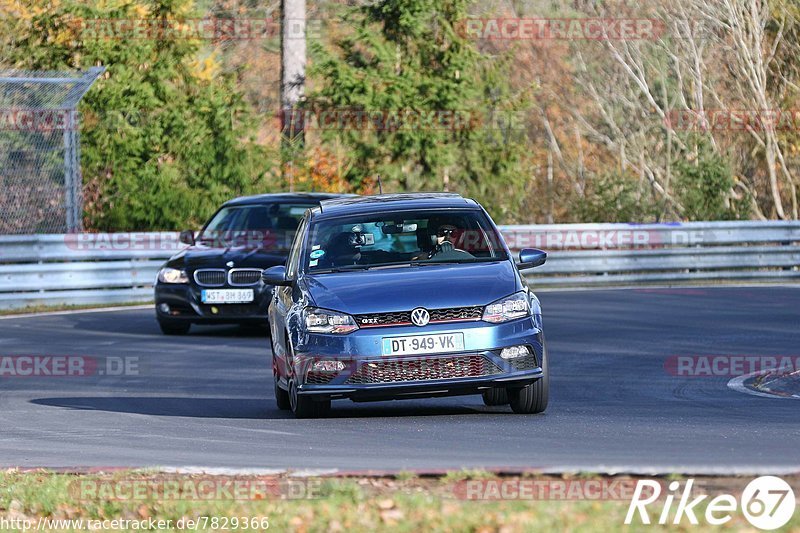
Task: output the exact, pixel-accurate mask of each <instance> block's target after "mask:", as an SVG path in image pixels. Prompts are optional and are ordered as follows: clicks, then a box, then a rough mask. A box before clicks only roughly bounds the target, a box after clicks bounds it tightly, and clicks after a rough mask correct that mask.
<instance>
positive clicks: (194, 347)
mask: <svg viewBox="0 0 800 533" xmlns="http://www.w3.org/2000/svg"><path fill="white" fill-rule="evenodd" d="M540 299H541V300H542V305H543V308H544V313H545V318H544V324H545V329H546V334H547V337H548V342H549V350H550V357H551V403H550V407H549V409H548V410H547V412H546V413H545V414H543V415H530V416H521V415H514V414H512V413H511V410H510V409H509V408H507V407H491V408H490V407H484V406H483V403H482V402H481V399H480V397H478V396H466V397H456V398H443V399H428V400H403V401H396V402H381V403H372V404H355V403H351V402H349V401H339V402H334V410H333V415H332V417H331V418H329V419H324V420H296V419H294V418H293V417H292V416H291V415H289V414H286V413H285V412H283V411H279V410H278V409H277V407H276V406H275V402H274V400H273V398H272V382H271V381H272V377H271V371H270V367H269V363H268V361H269V348H268V345H267V340H266V338H264V337H263V336H262V334H261V333H259V332H257V331H243V330H240V329H238V328H236V327H221V328H212V327H204V328H198V327H195V328H194V329H193V330H192V333H191V334H190V335H189V336H187V337H166V336H163V335H161V334H160V332H159V331H158V327H157V325H156V323H155V320H154V319H153V313H152V312H151V311H150V310H142V309H130V310H122V311H114V312H103V313H79V314H68V315H60V316H40V317H25V318H13V319H3V320H0V355H4V356H15V355H31V354H35V355H62V356H63V355H73V356H91V357H96V358H98V359H97V360H98V361H100V367H99V368H100V369H106V364H112V363H114V362H115V361H116V362H119V359H112V360H110V361H111V362H110V363H106V362H105V361H107V360H106V359H103V358H109V357H110V358H127V359H125V360H126V361H128V363H129V364H131V362H133V363H135V364H136V365H138V369H129V373H130V374H132V375H122V376H111V375H108V372H106V371H105V370H104V375H94V376H90V377H85V376H84V377H70V376H61V377H52V376H44V377H19V376H16V377H9V376H6V377H0V465H2V466H27V467H30V466H51V467H75V466H94V467H109V466H137V467H144V466H204V467H230V468H245V467H258V468H279V469H283V468H291V469H329V468H335V469H343V470H362V469H441V468H459V467H469V468H478V467H510V468H542V469H545V470H560V469H567V470H585V471H594V472H599V471H612V472H613V471H629V472H640V473H651V472H669V471H682V472H692V473H712V472H743V473H745V472H746V473H755V472H771V473H782V472H788V471H794V472H797V471H800V403H797V402H796V401H795V400H792V399H779V398H774V399H773V398H765V397H757V396H750V395H747V394H742V393H741V392H737V391H734V390H731V389H730V388H729V387H728V386H727V382H728V379H729V378H727V377H683V376H675V375H673V373H671V372H670V371H669V370H668V368H669V367H670V366H669V364H668V363H666V362H667V361H670V359H669V358H670V356H674V355H709V354H739V355H800V287H797V286H795V287H752V288H732V287H731V288H690V289H638V290H602V291H575V292H545V293H541V294H540ZM112 366H113V364H112ZM109 368H110V367H109Z"/></svg>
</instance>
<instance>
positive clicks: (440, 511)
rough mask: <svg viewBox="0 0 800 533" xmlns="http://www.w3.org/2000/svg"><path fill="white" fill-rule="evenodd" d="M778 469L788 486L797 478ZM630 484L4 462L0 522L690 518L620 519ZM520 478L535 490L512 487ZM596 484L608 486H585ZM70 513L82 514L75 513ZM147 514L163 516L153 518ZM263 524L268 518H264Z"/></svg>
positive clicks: (405, 523)
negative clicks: (46, 468)
mask: <svg viewBox="0 0 800 533" xmlns="http://www.w3.org/2000/svg"><path fill="white" fill-rule="evenodd" d="M784 479H786V481H787V482H789V483H790V484H792V485H794V486H797V482H798V479H790V478H784ZM672 481H678V482H679V483H681V484H682V485H685V480H682V479H681V478H676V477H670V478H663V479H661V480H660V482H661V485H662V487H664V490H665V491H666V487H667V485H668V484H669V483H670V482H672ZM749 481H750V479H749V478H748V479H745V478H699V479H696V480H695V488H694V491H693V497H694V496H697V495H700V494H710V495H712V496H713V495H714V494H719V493H723V492H729V493H731V494H734V495H737V497H738V495H740V493H741V490H742V489H743V488H744V486H745V485H746V484H747V482H749ZM470 483H473V485H469V484H470ZM635 483H636V480H634V479H632V478H629V477H624V476H623V477H603V476H596V475H591V474H584V475H575V476H526V477H503V478H498V477H496V476H494V475H491V474H488V473H486V472H478V471H465V472H461V473H453V474H448V475H446V476H438V477H425V476H418V475H410V474H408V473H404V474H402V475H399V476H397V477H393V478H392V477H364V478H335V477H334V478H288V477H275V476H273V477H263V476H237V477H223V476H207V475H172V474H158V473H146V472H141V471H119V472H114V473H108V474H102V473H100V474H80V475H77V474H58V473H49V472H42V471H35V472H20V471H14V470H9V471H6V472H4V473H2V474H0V524H2V525H3V526H4V527H0V530H3V531H6V530H8V531H22V530H23V527H14V524H16V525H17V526H22V524H24V523H27V524H31V525H32V527H33V528H35V527H36V524H44V526H45V527H46V529H45V530H47V531H87V530H90V529H91V528H92V527H94V528H95V529H97V528H98V527H100V528H101V529H102V530H105V531H138V530H142V529H148V528H150V529H151V530H153V529H155V530H161V531H187V530H192V531H213V530H217V531H222V530H227V531H263V530H266V529H269V530H273V531H297V532H306V531H331V532H336V531H383V530H391V531H408V532H415V531H474V532H494V531H497V532H512V531H532V530H542V531H553V530H558V531H616V530H620V529H622V528H625V530H627V531H653V530H673V531H674V530H682V531H688V530H692V529H696V528H697V526H692V525H691V524H690V523H689V522H688V520H686V518H684V519H683V521H682V523H681V524H680V525H679V526H669V528H668V527H665V526H658V525H656V526H652V525H650V526H648V525H643V524H641V523H639V522H638V521H636V522H635V523H634V524H633V525H631V526H624V525H623V524H624V519H625V515H626V513H627V510H628V506H629V503H630V493H631V491H632V489H633V487H635ZM526 484H527V485H526ZM521 486H527V487H532V486H535V487H538V489H535V490H533V491H532V492H530V494H527V495H526V497H522V498H520V495H521V494H522V493H521V492H520V490H519V489H520V487H521ZM615 486H616V488H614V487H615ZM598 487H605V488H606V489H608V490H606V491H605V492H603V491H602V490H601V491H600V492H597V490H596V489H597V488H598ZM620 487H622V488H620ZM590 489H591V490H590ZM626 491H627V492H626ZM529 496H533V497H529ZM609 497H610V498H611V499H609ZM475 498H478V499H475ZM678 499H679V495H677V496H676V497H675V502H676V503H675V504H673V506H672V512H671V513H670V521H671V520H672V518H673V517H674V512H675V507H676V505H677V500H678ZM708 499H710V498H708ZM708 499H707V500H706V502H707V501H708ZM663 503H664V500H663V495H662V499H661V501H659V502H656V503H654V504H653V507H652V511H651V517H652V519H653V521H657V520H658V516H659V514H660V513H661V511H662V509H663V506H664V505H663ZM704 503H705V502H704ZM704 509H705V508H704V506H703V505H699V506H697V507H696V510H697V515H698V517H699V518H700V520H701V522H700V523H701V524H703V523H704V522H703V517H702V516H701V515H702V513H704ZM731 514H732V518H731V520H730V521H729V522H728V523H727V524H726V528H727V529H733V530H753V529H754V528H753V527H752V526H751V525H750V524H749V523H748V522H747V521H746V519H745V517H744V515H743V514H742V512H741V510H736V511H734V512H732V513H731ZM203 517H207V518H205V519H204V518H203ZM3 520H5V522H3ZM64 520H72V521H73V522H72V523H65V522H63V521H64ZM81 520H82V521H83V522H82V523H81V522H76V521H81ZM111 520H117V521H118V522H116V523H113V522H110V521H111ZM123 520H124V521H127V522H122V521H123ZM159 520H161V521H163V525H164V526H166V527H163V528H160V529H159V528H158V527H157V526H156V527H155V528H153V527H152V526H153V524H157V521H159ZM190 520H191V521H194V525H193V526H192V527H189V526H190V525H191V524H192V523H191V522H189V521H190ZM215 520H216V522H215ZM14 521H16V522H14ZM26 521H27V522H26ZM56 521H61V522H56ZM90 521H93V522H91V523H90ZM103 521H106V522H103ZM167 521H169V523H167ZM267 523H268V528H267V527H265V526H266V525H267ZM115 525H116V527H114V526H115ZM180 525H182V526H183V527H180ZM215 525H216V527H214V526H215ZM142 526H144V527H142ZM224 526H225V527H224ZM701 527H702V526H701ZM706 527H708V526H707V525H706ZM782 529H784V530H798V529H800V519H798V517H797V516H795V517H794V518H793V519H792V520H791V521H790V522H789V524H787V526H785V527H784V528H782ZM40 530H42V529H40Z"/></svg>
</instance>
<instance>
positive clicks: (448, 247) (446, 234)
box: [413, 219, 460, 260]
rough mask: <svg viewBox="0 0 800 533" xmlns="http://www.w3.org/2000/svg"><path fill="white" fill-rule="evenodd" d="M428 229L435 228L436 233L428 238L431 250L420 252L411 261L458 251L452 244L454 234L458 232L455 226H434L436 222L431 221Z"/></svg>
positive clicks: (440, 224) (444, 224) (447, 224)
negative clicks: (431, 246)
mask: <svg viewBox="0 0 800 533" xmlns="http://www.w3.org/2000/svg"><path fill="white" fill-rule="evenodd" d="M428 227H429V229H433V228H436V232H435V233H432V234H431V237H430V238H431V244H432V245H433V248H432V249H431V250H430V251H428V252H426V251H422V252H420V253H418V254H417V255H416V256H414V257H413V259H415V260H419V259H432V258H433V257H435V256H440V255H441V254H452V253H453V252H456V253H457V252H459V251H460V250H457V249H456V248H455V243H454V241H455V234H456V233H457V232H458V231H459V229H458V227H457V226H454V225H453V224H450V223H438V224H436V221H435V220H433V219H431V221H430V223H429V226H428Z"/></svg>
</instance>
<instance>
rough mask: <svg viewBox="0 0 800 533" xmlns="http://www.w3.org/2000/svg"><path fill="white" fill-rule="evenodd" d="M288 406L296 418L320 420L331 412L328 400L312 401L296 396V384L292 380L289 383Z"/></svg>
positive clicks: (305, 397)
mask: <svg viewBox="0 0 800 533" xmlns="http://www.w3.org/2000/svg"><path fill="white" fill-rule="evenodd" d="M289 405H290V406H291V409H292V412H293V413H294V416H295V417H297V418H322V417H325V416H327V415H328V413H329V412H330V410H331V400H330V399H327V400H314V399H312V398H309V397H307V396H300V395H299V394H297V384H296V382H295V380H294V379H292V380H290V381H289Z"/></svg>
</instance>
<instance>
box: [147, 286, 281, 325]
mask: <svg viewBox="0 0 800 533" xmlns="http://www.w3.org/2000/svg"><path fill="white" fill-rule="evenodd" d="M220 288H226V287H220ZM230 288H242V287H230ZM244 288H248V289H250V288H251V289H253V292H254V296H255V298H254V300H253V302H252V303H248V304H216V305H209V304H204V303H202V301H201V299H200V291H201V289H200V287H197V286H195V285H194V284H193V283H188V284H170V283H156V285H155V287H154V291H155V304H156V305H155V307H156V316H157V317H158V318H160V319H164V320H181V321H188V322H192V323H194V324H243V323H258V324H264V323H266V321H267V309H268V307H269V302H270V299H271V298H272V290H273V287H272V286H270V285H264V284H259V285H255V286H252V287H244ZM162 304H166V305H167V306H168V307H169V310H168V311H165V310H164V309H163V306H162Z"/></svg>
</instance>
